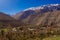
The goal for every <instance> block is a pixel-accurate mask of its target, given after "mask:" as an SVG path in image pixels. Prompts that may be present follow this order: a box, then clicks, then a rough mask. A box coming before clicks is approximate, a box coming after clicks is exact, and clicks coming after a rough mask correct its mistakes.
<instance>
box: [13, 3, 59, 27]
mask: <svg viewBox="0 0 60 40" xmlns="http://www.w3.org/2000/svg"><path fill="white" fill-rule="evenodd" d="M14 18H15V19H16V20H20V21H22V22H24V23H25V24H31V25H53V26H60V4H49V5H43V6H40V7H32V8H28V9H25V10H24V11H22V12H20V13H18V14H16V15H14Z"/></svg>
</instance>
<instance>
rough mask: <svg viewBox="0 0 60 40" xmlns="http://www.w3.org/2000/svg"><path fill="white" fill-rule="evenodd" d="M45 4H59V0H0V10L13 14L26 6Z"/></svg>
mask: <svg viewBox="0 0 60 40" xmlns="http://www.w3.org/2000/svg"><path fill="white" fill-rule="evenodd" d="M46 4H60V0H0V11H1V12H5V13H6V14H9V15H13V14H16V13H18V12H20V11H22V10H24V9H26V8H30V7H36V6H40V5H46Z"/></svg>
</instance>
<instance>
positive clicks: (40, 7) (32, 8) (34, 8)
mask: <svg viewBox="0 0 60 40" xmlns="http://www.w3.org/2000/svg"><path fill="white" fill-rule="evenodd" d="M58 5H60V4H48V5H42V6H39V7H31V8H28V9H25V10H24V11H27V10H36V9H44V7H51V6H58Z"/></svg>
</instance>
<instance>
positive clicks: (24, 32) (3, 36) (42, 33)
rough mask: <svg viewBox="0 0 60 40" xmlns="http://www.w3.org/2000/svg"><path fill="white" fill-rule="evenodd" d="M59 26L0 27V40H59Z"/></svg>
mask: <svg viewBox="0 0 60 40" xmlns="http://www.w3.org/2000/svg"><path fill="white" fill-rule="evenodd" d="M58 35H60V27H40V26H36V27H32V26H30V27H29V26H19V27H11V25H8V27H6V28H0V40H60V36H58Z"/></svg>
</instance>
